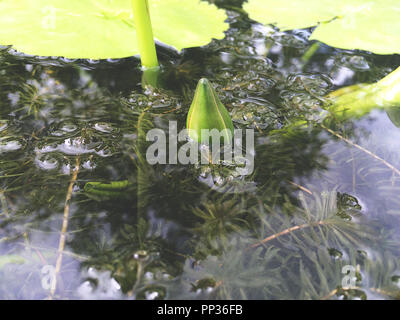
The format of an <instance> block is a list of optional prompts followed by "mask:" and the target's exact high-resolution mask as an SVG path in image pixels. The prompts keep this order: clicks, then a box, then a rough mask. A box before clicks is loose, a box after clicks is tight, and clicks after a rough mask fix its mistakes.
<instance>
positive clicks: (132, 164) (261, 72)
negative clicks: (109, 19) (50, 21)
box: [0, 1, 400, 299]
mask: <svg viewBox="0 0 400 320" xmlns="http://www.w3.org/2000/svg"><path fill="white" fill-rule="evenodd" d="M225 2H228V1H225ZM217 4H219V5H220V6H222V7H223V6H224V2H223V1H220V2H218V3H217ZM228 14H229V23H230V26H231V27H230V29H229V31H228V32H227V34H226V38H225V39H223V40H218V41H216V40H214V41H213V42H211V43H210V44H209V45H207V46H205V47H201V48H191V49H186V50H184V51H183V52H182V53H181V54H177V53H176V52H174V51H171V50H170V49H168V48H163V47H158V53H159V58H160V63H161V64H162V72H161V75H160V78H161V80H162V85H160V87H159V88H157V89H152V88H147V89H143V86H142V72H141V71H140V69H139V60H138V59H137V58H134V57H132V58H128V59H121V60H109V61H101V62H99V61H87V60H67V59H62V58H39V57H30V56H26V55H23V54H20V53H17V52H14V51H13V50H11V49H9V48H7V47H1V48H0V154H1V156H0V200H1V211H0V298H1V299H47V298H52V299H365V298H368V299H393V298H398V297H399V296H400V250H399V243H400V231H399V230H400V229H399V227H400V209H399V208H400V206H399V205H400V198H399V194H400V175H399V174H400V171H399V170H400V151H399V150H400V129H399V128H398V127H397V126H396V125H395V120H393V119H394V116H393V112H394V113H395V112H396V110H394V111H393V110H392V113H390V112H389V113H388V112H386V111H384V110H374V111H372V112H371V113H369V114H367V115H365V116H364V117H362V118H361V119H350V120H347V121H338V120H335V119H334V117H333V118H332V120H331V121H329V127H328V126H327V125H322V126H321V123H320V122H319V121H318V115H319V114H320V110H321V107H322V106H323V103H324V101H325V100H324V96H325V95H326V94H327V93H329V92H331V91H333V90H335V89H337V88H340V87H343V86H347V85H351V84H356V83H372V82H376V81H378V80H379V79H381V78H382V77H384V76H385V75H386V74H388V73H389V72H390V71H392V70H394V69H395V68H396V67H397V66H398V65H400V58H399V56H397V55H393V56H379V55H373V54H370V53H366V52H361V51H345V50H338V49H334V48H331V47H328V46H326V45H323V44H318V43H315V42H309V41H308V40H307V38H308V36H309V35H310V33H311V29H307V30H297V31H292V32H285V33H282V32H279V31H278V30H274V29H272V28H271V27H264V26H261V25H259V24H256V23H253V22H251V21H249V20H248V19H247V18H246V16H245V15H244V14H243V13H241V12H240V11H237V10H230V11H228ZM314 51H315V52H314ZM202 77H206V78H208V79H209V80H210V81H211V82H212V83H213V85H214V87H215V89H216V92H217V93H218V95H219V97H220V99H221V101H222V103H223V104H224V105H225V106H226V108H227V109H228V110H229V112H230V113H231V115H232V119H233V121H234V126H235V127H236V128H237V129H254V132H255V158H254V159H255V167H254V171H253V172H252V173H251V174H250V175H246V176H237V174H235V170H234V169H235V168H232V166H228V165H183V164H176V165H173V164H169V165H149V164H148V163H146V162H145V161H142V160H143V159H144V153H145V152H146V148H147V146H148V145H149V144H150V143H149V142H146V141H145V140H144V139H143V134H145V133H146V132H147V131H148V130H150V129H151V128H163V129H165V128H168V123H169V121H177V123H178V129H179V130H180V129H182V128H184V127H185V121H186V115H187V112H188V110H189V107H190V103H191V100H192V98H193V94H194V90H195V87H196V84H197V81H198V80H199V79H200V78H202ZM388 114H392V116H391V117H389V116H388ZM305 118H306V119H315V120H311V121H309V125H307V126H299V125H296V124H298V123H299V121H301V120H302V119H305ZM391 119H392V120H393V122H392V120H391ZM397 125H398V124H397ZM116 181H120V182H117V183H116V188H114V189H107V190H101V189H95V190H93V189H92V190H90V188H85V185H86V184H87V183H90V182H102V183H111V182H116ZM89 185H90V184H89ZM66 222H68V225H66ZM63 226H64V228H63ZM65 227H66V228H65ZM64 240H65V244H64V245H63V243H64ZM60 243H61V246H60ZM60 253H62V254H60ZM61 258H62V260H61ZM54 279H56V281H54Z"/></svg>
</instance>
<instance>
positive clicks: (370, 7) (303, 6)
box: [244, 0, 400, 54]
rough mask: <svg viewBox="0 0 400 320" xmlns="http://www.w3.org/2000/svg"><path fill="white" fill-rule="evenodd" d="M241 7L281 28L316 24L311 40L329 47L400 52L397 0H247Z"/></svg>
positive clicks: (378, 52) (257, 17)
mask: <svg viewBox="0 0 400 320" xmlns="http://www.w3.org/2000/svg"><path fill="white" fill-rule="evenodd" d="M244 9H245V10H246V11H247V12H248V13H249V16H250V18H252V19H254V20H256V21H259V22H261V23H263V24H274V25H276V26H277V27H278V28H280V29H281V30H283V31H285V30H292V29H302V28H307V27H313V26H317V27H316V29H315V30H314V32H313V33H312V35H311V37H310V40H319V41H321V42H324V43H326V44H328V45H330V46H332V47H337V48H342V49H349V50H353V49H361V50H366V51H372V52H374V53H377V54H393V53H399V52H400V19H399V16H400V1H398V0H287V1H278V0H249V1H248V3H246V4H244Z"/></svg>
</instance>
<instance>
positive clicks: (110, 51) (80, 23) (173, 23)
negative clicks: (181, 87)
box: [0, 0, 228, 59]
mask: <svg viewBox="0 0 400 320" xmlns="http://www.w3.org/2000/svg"><path fill="white" fill-rule="evenodd" d="M149 5H150V13H151V17H152V25H153V29H154V37H155V38H156V39H157V40H159V41H160V42H162V43H164V44H166V45H169V46H171V47H173V48H175V49H176V50H178V51H180V50H182V49H183V48H188V47H196V46H202V45H205V44H207V43H208V42H210V41H211V39H212V38H216V39H221V38H223V37H224V31H225V30H226V29H227V28H228V24H227V23H225V22H224V21H225V19H226V18H227V17H226V13H225V11H223V10H220V9H217V8H216V7H215V6H214V5H211V4H208V3H206V2H203V1H199V0H185V1H181V0H149ZM0 44H1V45H12V47H13V48H14V49H16V50H18V51H21V52H24V53H27V54H31V55H39V56H63V57H66V58H70V59H77V58H82V59H107V58H124V57H129V56H133V55H136V54H139V49H138V46H137V39H136V31H135V23H134V20H133V10H132V2H131V0H85V1H82V0H68V1H66V0H35V1H32V0H0Z"/></svg>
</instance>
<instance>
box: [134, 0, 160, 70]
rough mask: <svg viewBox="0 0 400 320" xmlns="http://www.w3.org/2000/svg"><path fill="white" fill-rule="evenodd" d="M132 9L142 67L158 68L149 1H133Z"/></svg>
mask: <svg viewBox="0 0 400 320" xmlns="http://www.w3.org/2000/svg"><path fill="white" fill-rule="evenodd" d="M132 7H133V16H134V19H135V27H136V34H137V38H138V46H139V51H140V59H141V61H142V67H144V68H156V67H158V60H157V54H156V46H155V43H154V37H153V29H152V27H151V19H150V10H149V3H148V0H132Z"/></svg>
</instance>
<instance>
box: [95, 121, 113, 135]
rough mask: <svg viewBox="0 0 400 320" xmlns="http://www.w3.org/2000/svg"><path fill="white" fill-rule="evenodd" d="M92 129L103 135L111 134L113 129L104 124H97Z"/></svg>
mask: <svg viewBox="0 0 400 320" xmlns="http://www.w3.org/2000/svg"><path fill="white" fill-rule="evenodd" d="M94 129H96V130H97V131H100V132H103V133H110V132H112V130H113V128H112V126H111V125H110V124H108V123H105V122H98V123H96V124H95V125H94Z"/></svg>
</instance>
